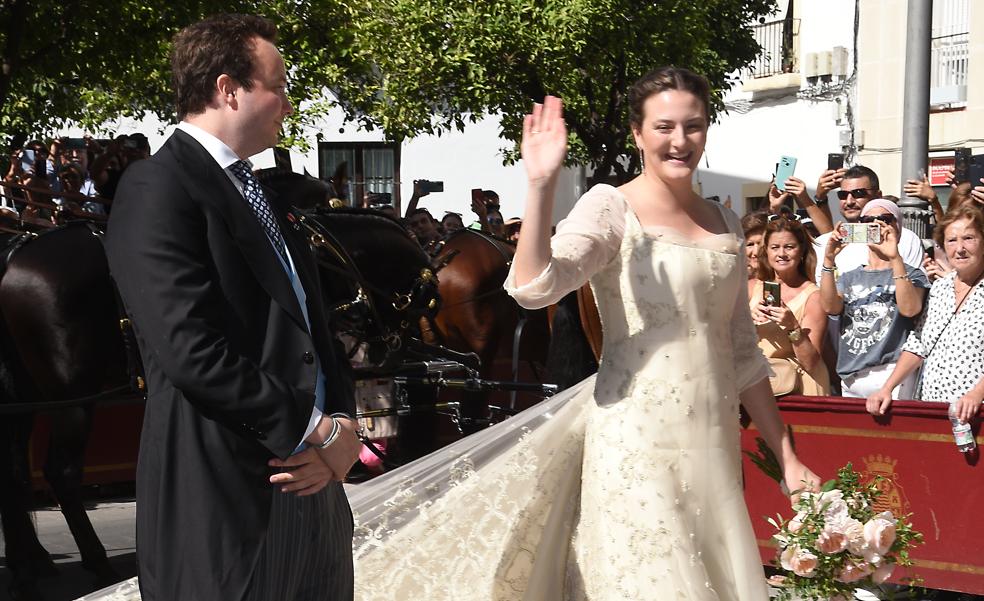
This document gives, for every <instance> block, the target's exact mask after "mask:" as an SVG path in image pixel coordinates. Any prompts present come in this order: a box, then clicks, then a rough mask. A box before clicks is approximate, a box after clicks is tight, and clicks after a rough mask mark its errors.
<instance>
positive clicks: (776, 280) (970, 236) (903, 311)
mask: <svg viewBox="0 0 984 601" xmlns="http://www.w3.org/2000/svg"><path fill="white" fill-rule="evenodd" d="M953 179H954V178H953V174H951V181H953ZM784 188H785V190H783V191H780V190H778V189H777V188H776V187H775V186H774V185H773V186H772V187H771V189H770V191H769V195H768V207H767V208H765V209H762V210H758V211H753V212H750V213H748V214H746V215H745V216H744V217H743V218H742V227H743V229H744V234H745V251H746V262H747V266H748V271H749V280H748V290H749V303H750V306H751V309H752V316H753V319H754V320H755V322H756V324H757V327H758V332H759V339H760V346H761V347H762V350H763V352H765V354H766V356H767V357H769V359H770V362H771V364H772V369H773V372H774V374H775V375H774V376H773V378H772V383H773V388H774V389H775V391H776V393H777V394H789V393H793V394H807V395H810V394H830V393H833V394H840V395H843V396H848V397H858V398H864V399H866V401H865V403H866V407H867V409H868V411H870V412H871V413H874V414H883V413H884V412H885V411H886V410H887V409H888V408H889V407H890V405H891V403H892V401H893V400H896V399H921V400H925V401H936V402H946V403H955V404H956V405H957V408H958V412H959V415H960V417H961V418H962V419H965V420H966V419H970V418H971V417H972V416H974V415H976V414H977V411H978V408H979V407H980V405H981V402H982V399H984V287H982V285H981V280H982V278H984V210H982V207H984V181H981V182H956V181H954V182H953V184H952V186H951V188H952V190H951V194H950V198H949V203H948V206H947V207H945V208H944V207H943V206H942V204H941V203H940V201H939V199H938V198H937V195H936V192H935V191H934V189H933V187H932V186H931V185H930V184H929V181H928V179H926V178H921V179H914V180H909V181H908V182H907V183H906V185H905V187H904V192H905V194H907V195H909V196H912V197H918V198H922V199H924V200H926V202H927V203H929V206H930V208H931V209H932V211H933V222H934V223H935V227H934V229H933V241H932V242H931V243H928V244H926V245H925V246H924V243H923V241H922V240H920V239H919V237H918V236H917V235H916V233H915V232H913V231H911V230H910V229H908V228H906V227H904V225H903V214H902V210H901V209H900V208H899V206H898V199H897V198H895V197H892V196H889V195H886V194H884V193H883V192H882V190H881V186H880V182H879V179H878V175H877V174H876V173H875V172H874V171H872V170H871V169H869V168H867V167H864V166H862V165H855V166H852V167H849V168H846V169H844V168H842V169H829V170H827V171H824V172H823V173H822V174H821V175H820V177H819V179H818V183H817V187H816V190H817V192H816V194H815V195H814V196H812V197H811V196H810V195H809V194H808V193H807V191H806V188H805V186H804V185H803V182H802V181H801V180H798V179H796V178H792V177H791V178H789V179H788V180H787V181H786V182H785V186H784ZM834 192H836V198H837V200H838V201H839V209H840V210H839V212H840V215H841V218H842V220H841V221H838V222H837V223H832V217H831V212H830V210H829V208H828V206H829V205H828V197H829V195H830V194H831V193H834ZM774 290H777V291H778V297H779V298H773V297H774V296H776V295H775V294H774V293H773V292H772V291H774ZM772 300H775V301H776V302H775V303H772V302H770V301H772ZM821 372H824V373H821ZM824 375H828V376H829V382H825V381H824V377H823V376H824ZM825 383H826V384H827V388H826V389H825Z"/></svg>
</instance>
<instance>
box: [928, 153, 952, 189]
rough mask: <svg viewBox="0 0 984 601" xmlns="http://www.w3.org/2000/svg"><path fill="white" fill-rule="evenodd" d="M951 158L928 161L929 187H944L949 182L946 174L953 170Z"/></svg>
mask: <svg viewBox="0 0 984 601" xmlns="http://www.w3.org/2000/svg"><path fill="white" fill-rule="evenodd" d="M953 162H954V160H953V157H933V158H930V159H929V184H930V185H931V186H946V185H947V184H949V182H948V181H947V179H946V176H947V174H948V173H949V172H950V171H952V170H953Z"/></svg>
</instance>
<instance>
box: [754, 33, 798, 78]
mask: <svg viewBox="0 0 984 601" xmlns="http://www.w3.org/2000/svg"><path fill="white" fill-rule="evenodd" d="M797 28H799V19H783V20H781V21H771V22H769V23H763V24H761V25H754V26H752V35H754V36H755V41H756V42H758V45H759V46H760V47H761V48H762V52H761V53H760V54H759V56H758V58H757V59H755V62H753V63H752V65H751V67H750V68H749V76H750V77H752V78H758V77H769V76H770V75H778V74H780V73H792V72H793V71H794V70H795V69H796V55H795V53H794V51H793V34H794V31H795V30H796V29H797Z"/></svg>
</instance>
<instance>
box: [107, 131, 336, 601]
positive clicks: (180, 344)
mask: <svg viewBox="0 0 984 601" xmlns="http://www.w3.org/2000/svg"><path fill="white" fill-rule="evenodd" d="M268 198H269V195H268ZM271 205H272V206H273V207H274V213H275V214H277V217H278V219H279V220H280V227H281V230H282V231H283V234H284V237H285V239H286V242H287V246H288V248H289V250H290V253H291V256H292V258H293V259H294V263H295V265H296V269H297V272H298V276H299V277H300V279H301V283H302V284H303V286H304V290H305V292H306V294H307V305H308V312H309V317H310V320H311V331H312V333H311V335H309V334H308V329H307V326H306V324H305V322H304V317H303V315H302V313H301V309H300V306H299V305H298V302H297V297H296V296H295V295H294V292H293V290H292V289H291V286H290V281H289V279H288V276H287V274H286V272H285V271H284V269H283V267H282V265H281V263H280V262H279V260H278V258H277V256H276V254H275V251H274V250H273V247H272V246H271V245H270V242H269V241H268V239H267V237H266V234H265V233H264V231H263V229H262V227H261V226H260V224H259V222H258V221H257V219H256V218H255V217H254V216H253V214H252V212H251V211H250V208H249V206H248V205H247V204H246V202H245V200H244V199H243V197H242V195H241V194H240V193H239V192H238V190H236V188H235V186H234V185H233V184H232V182H231V181H230V180H229V178H228V176H227V175H226V174H225V172H224V171H223V170H222V169H220V168H219V166H218V165H217V164H216V162H215V160H214V159H212V157H211V156H210V155H209V154H208V153H207V152H206V151H205V149H204V148H202V146H201V145H200V144H199V143H198V142H197V141H195V139H194V138H192V137H191V136H189V135H187V134H185V133H184V132H182V131H180V130H179V131H177V132H175V134H174V135H173V136H171V138H170V139H169V140H168V141H167V143H166V144H165V145H164V147H163V148H162V149H161V150H160V151H159V152H158V153H157V154H155V155H154V156H153V157H152V158H150V159H148V160H145V161H139V162H137V163H134V164H132V165H130V167H129V168H128V169H127V171H126V173H125V174H124V177H123V179H122V181H121V183H120V186H119V190H118V191H117V194H116V199H115V202H114V204H113V209H112V216H111V218H110V221H109V227H108V231H107V237H106V245H107V253H108V256H109V263H110V267H111V269H112V273H113V276H114V277H115V278H116V282H117V285H118V286H119V289H120V293H121V294H122V296H123V300H124V303H125V305H126V308H127V310H128V312H129V314H130V317H131V319H132V321H133V324H134V329H135V331H136V334H137V338H138V342H139V346H140V352H141V355H142V357H143V362H144V368H145V371H146V380H147V391H148V398H147V406H146V412H145V416H144V424H143V431H142V434H141V444H140V458H139V462H138V467H137V541H138V542H137V559H138V563H139V571H140V588H141V592H142V596H143V599H144V601H177V600H179V599H180V600H181V601H192V600H197V599H201V600H203V601H204V600H207V601H216V600H223V601H225V600H236V599H240V598H241V597H242V596H243V594H244V590H245V588H246V586H247V585H248V583H249V580H250V576H251V574H252V572H253V569H254V565H255V563H256V561H257V557H258V554H259V551H260V549H261V548H262V545H263V541H264V538H265V536H266V528H267V523H268V519H269V513H270V501H271V495H272V494H273V493H274V488H273V486H272V485H271V484H270V483H269V481H268V478H269V476H270V475H271V473H272V471H271V469H270V468H269V467H267V461H268V460H269V459H270V458H271V457H273V456H277V457H281V458H285V457H287V456H288V455H290V453H291V452H292V451H293V449H294V448H295V447H296V446H297V444H298V443H299V442H300V440H301V438H302V436H303V434H304V430H305V428H306V426H307V423H308V421H309V419H310V417H311V410H312V407H313V404H314V387H315V380H316V373H317V369H316V366H315V365H314V359H313V356H314V355H315V354H316V355H317V356H318V357H319V358H320V359H321V363H322V367H323V369H324V372H325V375H326V378H327V380H328V395H327V397H328V398H327V407H326V411H327V412H329V413H331V412H335V411H344V412H346V413H349V414H350V415H354V413H355V404H354V400H353V394H352V387H351V380H350V379H349V378H348V372H347V371H346V367H345V365H344V364H343V363H342V362H341V358H342V354H341V353H336V352H335V350H334V344H335V339H334V338H333V336H332V335H331V333H330V332H329V327H328V323H327V319H326V314H325V309H324V302H323V300H322V298H321V287H320V285H319V282H318V274H317V270H316V265H315V262H314V257H313V255H312V254H311V251H310V249H309V248H308V247H307V246H306V244H305V241H304V239H303V237H302V236H300V234H299V233H298V232H297V231H295V229H294V227H292V224H290V223H288V222H287V221H286V220H285V219H284V217H285V211H284V210H283V207H279V206H278V204H277V203H276V202H271ZM278 494H279V493H278ZM345 544H348V545H349V548H348V550H347V552H350V550H351V547H350V545H351V541H348V542H347V543H345Z"/></svg>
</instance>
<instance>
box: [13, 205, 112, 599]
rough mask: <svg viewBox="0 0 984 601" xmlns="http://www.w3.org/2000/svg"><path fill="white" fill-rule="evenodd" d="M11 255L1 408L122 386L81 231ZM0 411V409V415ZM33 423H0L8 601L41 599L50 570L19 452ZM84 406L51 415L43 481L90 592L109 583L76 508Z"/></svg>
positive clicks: (108, 310) (102, 268) (101, 265)
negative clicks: (41, 584)
mask: <svg viewBox="0 0 984 601" xmlns="http://www.w3.org/2000/svg"><path fill="white" fill-rule="evenodd" d="M23 241H26V243H25V244H23V245H22V246H19V248H17V250H16V251H15V252H12V253H9V262H8V263H7V265H6V270H5V272H4V273H3V277H2V279H0V351H2V359H3V361H2V364H3V370H4V372H5V373H4V376H5V377H4V378H3V387H2V399H0V402H2V403H3V404H4V405H3V406H6V407H7V408H11V403H22V402H45V401H59V400H65V399H73V398H83V397H89V396H92V395H95V394H97V393H100V392H101V391H103V390H107V389H111V388H114V387H117V386H121V385H123V384H125V381H126V380H125V376H126V372H125V369H124V366H125V361H124V354H123V346H122V343H121V337H120V333H119V327H118V325H117V324H118V320H119V315H118V312H117V308H116V307H117V305H116V300H115V297H114V293H113V288H112V284H111V282H110V279H109V269H108V266H107V265H106V259H105V255H104V253H103V248H102V243H101V242H100V240H99V239H98V238H97V237H96V236H95V235H94V234H93V232H92V230H90V229H89V227H87V226H86V224H83V223H74V224H71V225H68V226H65V227H61V228H57V229H54V230H50V231H48V232H45V233H42V234H40V235H39V236H37V237H36V238H34V239H29V240H22V242H23ZM3 406H0V409H2V408H3ZM33 420H34V415H33V414H31V413H23V412H18V413H5V414H3V415H0V424H2V425H0V442H2V444H0V514H2V520H3V531H4V538H5V540H6V556H7V565H8V567H9V568H10V570H11V573H12V575H13V582H12V583H11V588H10V590H11V594H12V596H13V597H14V598H15V599H35V598H39V597H40V595H39V594H38V592H37V589H36V587H35V584H34V582H35V579H36V578H37V577H39V576H42V575H45V574H47V573H50V572H51V571H52V570H53V567H54V566H53V563H52V562H51V559H50V557H49V556H48V553H47V552H46V551H45V550H44V549H43V548H42V547H41V545H40V543H39V542H38V539H37V535H36V534H35V532H34V528H33V524H32V523H31V520H30V517H29V514H28V508H29V506H30V502H31V489H30V472H29V467H28V457H27V448H28V447H27V443H28V440H29V438H30V435H31V430H32V426H33ZM91 420H92V407H91V405H84V406H78V407H74V408H70V409H63V410H59V411H56V412H53V413H52V414H51V424H52V428H51V437H50V444H49V450H48V454H47V461H46V463H45V465H44V475H45V478H46V479H47V481H48V482H49V483H50V485H51V487H52V490H53V491H54V494H55V497H56V498H57V500H58V503H59V505H60V506H61V510H62V513H63V514H64V516H65V520H66V521H67V522H68V525H69V528H70V530H71V532H72V535H73V536H74V537H75V540H76V542H77V544H78V546H79V551H80V553H81V556H82V565H83V566H84V567H85V568H86V569H88V570H90V571H92V572H93V573H94V574H95V575H96V578H97V585H105V584H110V583H112V582H114V581H115V580H117V579H118V578H117V576H116V574H115V572H114V571H113V569H112V568H111V567H110V565H109V563H108V561H107V559H106V551H105V549H104V548H103V546H102V544H101V543H100V542H99V538H98V537H97V536H96V533H95V531H94V530H93V528H92V524H91V523H90V522H89V518H88V516H87V515H86V512H85V508H84V507H83V504H82V498H81V494H80V491H81V485H82V468H83V459H84V450H85V445H86V442H87V439H88V433H89V429H90V427H91Z"/></svg>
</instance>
